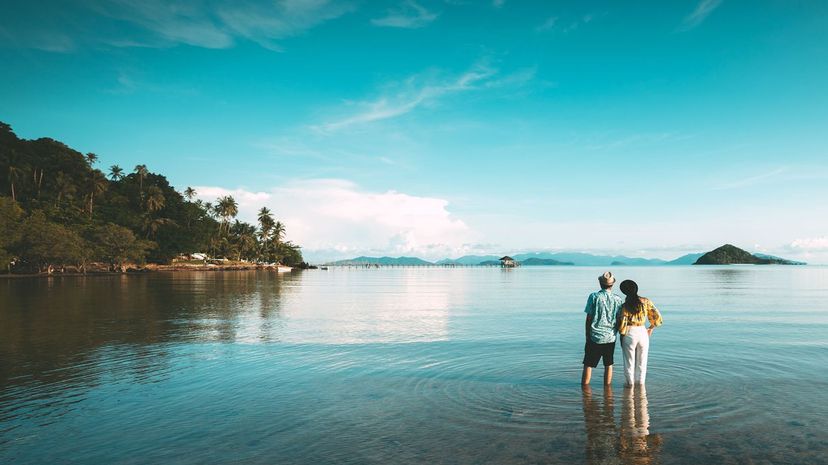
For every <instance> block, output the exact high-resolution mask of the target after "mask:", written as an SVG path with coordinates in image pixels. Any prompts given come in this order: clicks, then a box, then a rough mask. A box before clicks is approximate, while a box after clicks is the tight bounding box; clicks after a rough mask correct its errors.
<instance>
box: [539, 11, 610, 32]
mask: <svg viewBox="0 0 828 465" xmlns="http://www.w3.org/2000/svg"><path fill="white" fill-rule="evenodd" d="M605 14H606V12H604V13H599V14H598V15H597V16H596V14H593V13H588V14H585V15H583V16H581V17H575V18H573V17H568V18H563V17H560V16H550V17H548V18H546V20H544V21H543V22H542V23H541V24H539V25H538V26H537V27H536V28H535V32H537V33H541V32H547V31H553V30H554V31H557V32H563V33H568V32H572V31H574V30H576V29H578V28H579V27H581V26H582V25H585V24H588V23H590V22H592V21H593V20H594V19H595V18H596V17H600V16H603V15H605Z"/></svg>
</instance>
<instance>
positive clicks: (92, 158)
mask: <svg viewBox="0 0 828 465" xmlns="http://www.w3.org/2000/svg"><path fill="white" fill-rule="evenodd" d="M86 161H87V162H88V163H89V166H92V165H94V164H95V162H96V161H98V156H97V155H95V154H94V153H92V152H89V153H87V154H86Z"/></svg>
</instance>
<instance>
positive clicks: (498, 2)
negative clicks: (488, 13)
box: [492, 0, 506, 8]
mask: <svg viewBox="0 0 828 465" xmlns="http://www.w3.org/2000/svg"><path fill="white" fill-rule="evenodd" d="M504 3H506V0H492V6H493V7H495V8H500V7H502V6H503V4H504Z"/></svg>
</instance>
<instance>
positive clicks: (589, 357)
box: [584, 341, 615, 368]
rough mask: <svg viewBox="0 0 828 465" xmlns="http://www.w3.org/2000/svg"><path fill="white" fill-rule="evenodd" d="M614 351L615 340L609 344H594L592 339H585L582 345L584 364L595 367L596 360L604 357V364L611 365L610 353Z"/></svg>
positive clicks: (596, 364)
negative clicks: (585, 341)
mask: <svg viewBox="0 0 828 465" xmlns="http://www.w3.org/2000/svg"><path fill="white" fill-rule="evenodd" d="M614 353H615V342H614V341H613V342H610V343H609V344H596V343H594V342H592V341H587V343H586V345H585V346H584V365H587V366H591V367H592V368H595V367H597V366H598V361H599V360H601V359H602V358H603V359H604V366H605V367H608V366H612V364H613V359H612V355H613V354H614Z"/></svg>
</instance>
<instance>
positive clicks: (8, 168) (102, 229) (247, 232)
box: [0, 122, 302, 272]
mask: <svg viewBox="0 0 828 465" xmlns="http://www.w3.org/2000/svg"><path fill="white" fill-rule="evenodd" d="M99 160H100V158H99V156H98V155H96V154H94V153H87V154H85V155H84V154H82V153H80V152H78V151H76V150H73V149H71V148H69V147H67V146H66V145H65V144H63V143H61V142H58V141H56V140H53V139H48V138H42V139H37V140H25V139H19V138H18V137H17V135H16V134H15V133H14V132H13V131H12V128H11V127H10V126H9V125H8V124H5V123H2V122H0V269H4V270H12V269H14V270H18V269H19V270H25V271H34V270H37V271H40V272H51V271H52V270H53V269H55V268H63V267H66V266H71V267H74V268H76V269H78V270H84V269H85V268H86V266H87V264H88V263H90V262H104V263H106V264H107V265H108V266H110V267H111V268H112V269H121V270H123V269H125V266H126V265H127V264H128V263H142V262H144V261H145V260H146V261H150V262H154V263H165V262H169V261H170V260H171V259H173V258H175V257H176V256H178V255H180V254H182V253H192V252H207V253H208V254H209V255H210V256H213V257H222V258H227V259H231V260H248V261H256V262H267V263H275V262H280V263H283V264H286V265H297V264H299V263H300V262H301V261H302V254H301V252H300V248H299V247H298V246H297V245H295V244H292V243H290V242H285V241H284V235H285V230H284V225H282V223H281V222H279V221H276V220H275V219H274V218H273V215H272V213H271V212H270V211H269V210H268V209H267V208H263V209H262V210H261V211H260V214H259V218H258V219H259V225H258V228H257V226H254V225H251V224H248V223H244V222H240V221H238V220H236V219H235V218H236V215H238V204H237V203H236V201H235V199H233V197H231V196H225V197H221V198H219V199H217V201H216V202H215V204H212V203H209V202H202V201H201V200H197V199H196V195H197V192H196V191H195V190H194V189H193V188H190V187H188V188H187V189H186V190H185V191H184V194H183V195H182V194H181V193H179V192H177V191H176V190H175V189H174V188H173V187H172V186H170V184H169V182H168V181H167V179H166V178H165V177H164V176H162V175H160V174H156V173H153V172H151V171H150V170H149V168H148V167H147V166H146V165H144V164H139V165H136V166H135V168H134V170H133V171H132V172H131V173H126V172H125V170H124V169H122V168H121V167H120V166H118V165H111V166H110V167H109V172H108V175H107V174H104V172H102V171H101V170H99V169H97V168H96V167H95V165H96V164H97V163H98V162H99Z"/></svg>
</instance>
